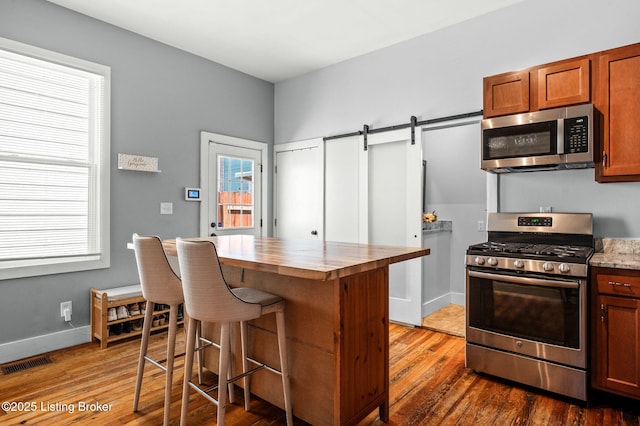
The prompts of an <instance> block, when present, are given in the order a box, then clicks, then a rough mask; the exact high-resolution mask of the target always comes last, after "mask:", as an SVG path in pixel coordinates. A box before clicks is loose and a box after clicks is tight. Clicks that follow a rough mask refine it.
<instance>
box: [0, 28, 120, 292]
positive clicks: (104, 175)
mask: <svg viewBox="0 0 640 426" xmlns="http://www.w3.org/2000/svg"><path fill="white" fill-rule="evenodd" d="M0 49H1V50H5V51H9V52H12V53H15V54H18V55H22V56H28V57H32V58H34V59H39V60H42V61H46V62H49V63H53V64H57V65H61V66H64V67H68V68H73V69H76V70H79V71H85V72H88V73H92V74H96V75H99V76H101V77H102V78H103V96H102V106H101V110H102V122H101V123H99V127H100V128H99V129H94V133H96V134H97V135H98V140H97V141H96V140H94V141H92V143H91V145H90V147H89V149H90V150H97V151H96V156H97V160H95V162H93V163H92V164H93V165H94V167H96V176H95V181H94V185H93V187H94V188H93V189H90V192H89V194H90V197H89V198H90V199H89V201H88V203H94V204H95V205H96V211H95V218H96V220H97V221H98V224H97V226H96V227H95V230H96V232H95V233H94V234H93V235H94V236H95V237H97V238H98V239H99V246H98V248H99V250H98V253H97V254H95V255H84V256H64V257H41V258H33V259H24V260H4V261H2V260H0V280H6V279H14V278H22V277H33V276H41V275H51V274H60V273H67V272H75V271H85V270H93V269H103V268H108V267H110V264H111V260H110V258H111V254H110V252H111V248H110V239H111V235H110V168H111V167H110V151H111V147H110V146H111V68H110V67H108V66H105V65H101V64H96V63H93V62H90V61H86V60H83V59H78V58H75V57H72V56H68V55H64V54H61V53H57V52H53V51H50V50H47V49H42V48H39V47H35V46H31V45H27V44H24V43H20V42H17V41H14V40H9V39H6V38H2V37H0ZM92 161H93V160H92ZM89 238H91V236H90V237H89Z"/></svg>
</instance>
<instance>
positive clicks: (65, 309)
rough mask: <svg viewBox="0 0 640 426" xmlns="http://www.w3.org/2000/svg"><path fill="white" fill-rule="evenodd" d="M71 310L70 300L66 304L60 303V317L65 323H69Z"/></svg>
mask: <svg viewBox="0 0 640 426" xmlns="http://www.w3.org/2000/svg"><path fill="white" fill-rule="evenodd" d="M72 310H73V308H72V305H71V301H70V300H69V301H68V302H60V316H61V317H64V320H65V321H71V312H72Z"/></svg>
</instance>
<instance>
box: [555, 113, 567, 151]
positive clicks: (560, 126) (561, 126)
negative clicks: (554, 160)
mask: <svg viewBox="0 0 640 426" xmlns="http://www.w3.org/2000/svg"><path fill="white" fill-rule="evenodd" d="M556 140H557V141H558V146H557V147H556V152H557V153H558V154H564V153H565V152H564V120H563V119H559V120H558V134H557V137H556Z"/></svg>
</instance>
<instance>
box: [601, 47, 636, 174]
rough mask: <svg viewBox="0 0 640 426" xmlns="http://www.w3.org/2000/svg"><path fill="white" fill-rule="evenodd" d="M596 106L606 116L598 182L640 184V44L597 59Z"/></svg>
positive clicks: (603, 121)
mask: <svg viewBox="0 0 640 426" xmlns="http://www.w3.org/2000/svg"><path fill="white" fill-rule="evenodd" d="M596 60H597V62H596V69H595V76H594V92H595V93H594V94H595V102H594V105H595V107H596V108H597V109H598V111H600V113H601V114H602V117H601V123H600V124H601V126H602V129H601V149H600V150H599V151H596V154H599V157H600V158H599V161H598V162H597V163H596V180H597V181H598V182H630V181H640V43H638V44H633V45H630V46H624V47H620V48H617V49H611V50H607V51H604V52H601V53H599V54H598V55H597V57H596Z"/></svg>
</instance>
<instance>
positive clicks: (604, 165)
mask: <svg viewBox="0 0 640 426" xmlns="http://www.w3.org/2000/svg"><path fill="white" fill-rule="evenodd" d="M606 167H607V151H602V168H603V169H604V168H606Z"/></svg>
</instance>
